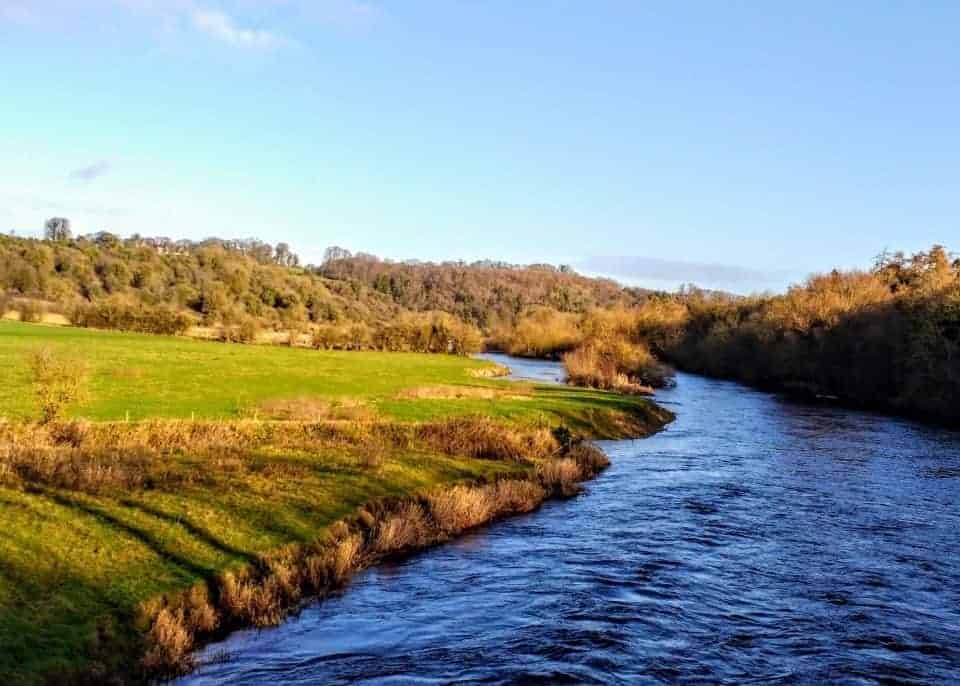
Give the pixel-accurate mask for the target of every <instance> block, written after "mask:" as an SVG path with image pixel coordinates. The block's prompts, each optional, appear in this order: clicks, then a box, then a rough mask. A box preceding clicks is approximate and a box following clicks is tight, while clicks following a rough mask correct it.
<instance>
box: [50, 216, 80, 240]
mask: <svg viewBox="0 0 960 686" xmlns="http://www.w3.org/2000/svg"><path fill="white" fill-rule="evenodd" d="M43 237H44V238H46V239H47V240H48V241H68V240H70V239H71V238H72V237H73V234H72V233H71V232H70V220H69V219H67V218H66V217H51V218H50V219H48V220H47V222H46V224H44V225H43Z"/></svg>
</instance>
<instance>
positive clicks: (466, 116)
mask: <svg viewBox="0 0 960 686" xmlns="http://www.w3.org/2000/svg"><path fill="white" fill-rule="evenodd" d="M958 29H960V3H956V2H944V3H936V2H920V3H913V2H882V1H872V2H865V1H864V2H855V1H853V0H850V1H848V2H844V3H836V2H804V3H748V2H723V3H721V2H697V3H682V2H663V3H653V2H650V3H641V2H613V1H611V2H535V1H533V0H531V2H522V3H521V2H513V1H510V2H508V1H503V2H499V1H493V0H490V1H481V0H471V1H466V0H464V1H461V2H455V1H453V0H447V1H442V2H441V1H440V0H437V1H434V2H426V1H418V0H405V1H403V2H400V1H388V0H313V1H308V0H234V1H226V0H224V1H220V2H218V1H216V0H168V1H166V2H161V1H159V0H156V1H152V0H86V1H85V2H79V1H71V0H32V1H28V0H22V1H21V0H0V160H2V162H3V164H2V166H0V229H3V230H16V231H17V232H18V233H21V234H29V233H37V232H38V231H39V230H40V227H41V226H42V223H43V220H44V219H45V218H47V217H48V216H53V215H63V216H67V217H70V218H71V220H72V221H73V224H74V227H75V229H76V230H79V231H81V232H85V231H95V230H100V229H104V230H110V231H114V232H116V233H120V234H129V233H133V232H139V233H141V234H145V235H166V236H171V237H174V238H179V237H188V238H203V237H206V236H210V235H218V236H224V237H244V236H256V237H259V238H262V239H264V240H269V241H271V242H276V241H281V240H285V241H287V242H289V243H290V244H291V245H292V246H293V247H294V248H295V249H296V250H297V251H298V252H299V253H300V254H301V255H302V256H304V257H305V258H306V259H307V260H314V261H319V258H320V256H321V255H322V251H323V249H324V248H325V247H326V246H327V245H331V244H338V245H343V246H345V247H348V248H350V249H352V250H363V251H367V252H373V253H376V254H379V255H383V256H386V257H391V258H395V259H404V258H420V259H431V260H442V259H461V258H462V259H467V260H472V259H479V258H485V257H489V258H494V259H505V260H509V261H515V262H552V263H560V262H564V263H572V264H574V265H576V266H578V267H579V268H580V269H581V270H582V271H585V272H598V273H599V272H602V273H607V274H612V275H614V276H616V277H617V278H619V279H621V280H623V281H628V282H631V283H637V284H642V285H648V286H657V287H668V288H672V287H675V286H676V285H677V284H678V283H680V282H685V281H696V282H699V283H701V284H702V285H705V286H708V287H719V288H727V289H730V290H735V291H741V292H743V291H749V290H760V289H774V290H776V289H780V288H782V287H784V285H786V284H787V283H789V282H791V281H794V280H798V279H802V278H803V277H804V276H806V275H807V274H808V273H810V272H812V271H816V270H821V269H827V268H830V267H832V266H858V265H867V264H869V262H870V260H871V258H872V256H873V255H875V254H876V253H878V252H879V251H880V250H882V249H884V248H891V249H904V250H907V251H914V250H920V249H924V248H926V247H929V246H930V245H931V244H933V243H935V242H939V243H944V244H946V245H947V246H948V247H951V248H954V249H960V240H958V239H960V222H958V217H960V212H958V209H960V41H957V40H956V36H957V31H958Z"/></svg>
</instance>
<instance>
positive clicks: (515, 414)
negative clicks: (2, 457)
mask: <svg viewBox="0 0 960 686" xmlns="http://www.w3.org/2000/svg"><path fill="white" fill-rule="evenodd" d="M43 347H48V348H51V349H53V350H55V351H59V352H60V353H61V354H62V355H65V356H69V357H76V358H78V359H80V360H85V361H86V363H87V364H88V365H89V366H90V379H89V383H88V385H89V394H88V396H89V397H88V398H87V400H86V402H84V403H83V404H81V405H79V406H76V407H73V408H71V409H70V411H69V414H70V416H73V417H83V418H86V419H91V420H123V419H131V420H137V419H147V418H186V419H189V418H195V419H236V418H239V417H241V416H249V414H250V410H251V409H252V408H255V407H256V406H257V404H258V403H262V402H264V401H268V400H272V399H284V398H299V397H305V396H306V397H317V398H322V399H328V400H334V401H336V400H338V399H339V400H350V401H360V402H363V403H367V404H369V406H370V407H372V408H373V409H374V410H376V411H378V412H379V413H381V414H382V415H383V416H384V417H387V418H393V419H398V420H410V421H416V420H424V419H437V418H441V417H449V416H452V415H458V414H478V413H479V414H487V415H491V416H495V417H500V418H504V419H509V420H517V421H534V420H536V419H538V418H544V419H546V420H547V421H550V422H551V423H557V422H561V423H565V424H567V425H569V426H570V427H571V428H577V429H580V430H582V431H585V432H590V431H591V429H592V428H593V425H594V424H595V422H596V421H597V418H598V416H599V415H597V413H598V412H601V413H602V412H603V411H605V410H622V411H629V410H630V407H631V406H632V405H635V403H636V401H635V400H633V399H630V398H625V397H623V396H617V395H613V394H610V393H600V392H592V391H587V390H584V389H576V388H572V387H556V386H547V385H544V386H537V387H536V388H535V389H534V393H533V394H532V397H530V398H523V399H519V398H509V397H507V398H497V399H494V400H483V399H479V398H461V399H454V400H443V399H404V398H400V397H398V396H399V395H401V393H402V391H404V390H405V389H411V388H417V387H425V386H437V385H442V386H459V387H464V388H494V389H505V388H509V384H510V382H507V381H502V380H496V379H482V378H475V377H472V376H470V375H469V373H468V372H469V370H471V369H479V368H481V367H484V366H487V365H488V363H486V362H483V361H479V360H473V359H467V358H463V357H455V356H450V355H427V354H415V353H378V352H334V351H316V350H307V349H303V348H286V347H280V346H269V347H268V346H251V345H239V344H226V343H214V342H205V341H197V340H192V339H186V338H178V337H169V336H149V335H142V334H128V333H118V332H112V331H94V330H90V329H79V328H71V327H60V326H43V325H35V324H20V323H18V322H12V321H0V418H4V417H6V418H8V419H13V420H21V419H28V418H33V417H36V416H37V410H36V407H35V401H34V397H33V394H32V392H31V388H30V372H29V364H28V356H29V354H30V352H31V351H33V350H37V349H39V348H43Z"/></svg>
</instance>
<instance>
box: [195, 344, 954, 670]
mask: <svg viewBox="0 0 960 686" xmlns="http://www.w3.org/2000/svg"><path fill="white" fill-rule="evenodd" d="M508 364H511V365H513V364H514V363H513V362H512V361H511V362H508ZM516 368H517V371H518V373H519V374H520V375H522V376H526V377H532V378H537V379H540V380H543V379H552V378H557V377H558V376H560V370H559V367H558V365H556V364H555V363H549V362H537V363H531V362H529V361H528V362H524V363H523V365H522V366H521V365H516ZM657 400H658V401H659V402H660V403H662V404H663V405H665V406H667V407H669V408H670V409H672V410H673V411H674V412H676V414H677V420H676V422H674V423H673V424H672V425H671V426H670V427H669V428H668V429H667V430H666V431H664V432H662V433H660V434H658V435H656V436H654V437H652V438H648V439H644V440H638V441H609V442H602V443H601V444H600V446H601V447H602V448H603V449H604V450H605V451H606V452H607V453H608V454H609V455H610V457H611V460H612V463H613V464H612V466H611V467H610V468H609V469H608V470H607V471H605V472H604V473H603V474H602V475H601V476H600V477H599V478H598V479H596V480H595V481H592V482H590V483H589V484H588V485H587V490H586V493H585V494H584V495H582V496H580V497H578V498H575V499H573V500H569V501H563V502H551V503H548V504H547V505H545V506H544V507H543V508H542V509H541V510H539V511H538V512H536V513H533V514H531V515H527V516H523V517H518V518H514V519H510V520H506V521H503V522H499V523H497V524H494V525H492V526H489V527H486V528H483V529H480V530H478V531H476V532H474V533H472V534H470V535H468V536H466V537H465V538H462V539H460V540H458V541H455V542H453V543H451V544H449V545H445V546H442V547H439V548H435V549H432V550H430V551H427V552H425V553H422V554H419V555H416V556H414V557H412V558H410V559H407V560H404V561H401V562H396V563H391V564H386V565H381V566H379V567H376V568H374V569H370V570H368V571H366V572H364V573H362V574H360V575H359V576H358V577H357V578H356V579H355V580H354V581H353V582H351V583H350V585H349V586H348V587H347V589H345V591H344V592H343V593H342V594H341V595H338V596H336V597H334V598H330V599H328V600H326V601H325V602H322V603H319V604H314V605H311V606H309V607H307V608H306V609H304V610H303V612H301V613H300V615H299V616H297V617H295V618H292V619H290V620H289V621H287V622H286V623H284V624H283V625H282V626H281V627H279V628H277V629H271V630H265V631H245V632H240V633H238V634H235V635H233V636H231V637H230V638H229V639H228V640H227V641H225V642H224V643H221V644H219V645H216V646H212V647H210V648H209V649H208V650H207V651H206V652H205V654H204V657H205V658H207V659H209V658H211V657H213V656H220V657H221V659H219V660H216V661H214V663H212V664H208V665H206V666H204V667H202V668H201V669H199V670H198V671H197V672H195V673H194V674H192V675H191V676H190V677H188V678H186V679H183V680H181V682H180V683H181V684H184V685H186V684H191V685H200V684H225V683H229V684H262V683H270V682H276V683H284V684H317V683H321V684H323V683H342V684H355V683H378V684H407V683H415V684H434V683H450V682H473V683H518V682H522V683H615V684H664V683H710V684H712V683H730V684H734V683H736V684H740V683H775V684H823V683H849V684H896V683H924V684H939V683H942V684H947V683H957V679H958V675H960V507H958V505H960V433H957V432H951V431H947V430H943V429H937V428H932V427H928V426H924V425H920V424H916V423H912V422H910V421H907V420H902V419H895V418H890V417H884V416H881V415H874V414H867V413H860V412H854V411H850V410H847V409H841V408H838V407H833V406H828V405H804V404H798V403H794V402H791V401H788V400H784V399H782V398H779V397H777V396H774V395H770V394H767V393H762V392H758V391H754V390H751V389H748V388H746V387H744V386H741V385H739V384H736V383H732V382H725V381H717V380H712V379H706V378H703V377H697V376H691V375H686V374H680V375H678V379H677V385H676V387H675V388H672V389H668V390H664V391H661V392H658V393H657Z"/></svg>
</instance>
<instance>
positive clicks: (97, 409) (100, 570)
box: [0, 322, 654, 683]
mask: <svg viewBox="0 0 960 686" xmlns="http://www.w3.org/2000/svg"><path fill="white" fill-rule="evenodd" d="M44 346H48V347H50V348H51V349H53V350H54V351H55V352H56V354H58V355H63V356H69V357H70V358H71V359H76V360H78V361H86V362H85V364H86V365H88V367H89V381H88V383H89V386H90V392H89V397H88V398H87V399H86V400H85V401H84V402H83V403H82V404H80V405H79V406H77V407H74V408H71V410H70V415H71V416H73V417H80V418H85V419H89V420H96V421H105V420H120V422H122V426H136V425H137V422H136V421H135V420H140V419H148V418H149V419H156V418H170V419H175V418H180V419H187V420H189V419H190V418H191V417H193V418H195V419H196V420H197V421H198V422H200V421H201V420H236V419H239V418H242V417H249V416H250V412H251V408H258V407H260V406H261V404H263V403H264V402H267V401H271V400H276V399H284V398H303V397H318V398H324V399H328V400H329V399H350V400H351V401H352V402H355V403H360V404H361V405H362V406H363V407H366V408H370V411H371V412H373V413H374V416H375V417H377V418H379V420H380V421H384V420H387V421H403V422H408V421H422V420H428V419H429V420H433V419H436V418H437V417H449V416H452V415H459V414H478V413H482V414H486V415H492V416H495V417H498V418H501V419H503V420H505V421H507V422H508V423H512V424H515V425H533V424H537V425H543V424H545V423H546V424H548V425H551V426H556V425H560V424H564V425H567V426H569V427H571V428H574V429H575V430H579V431H581V432H584V433H586V434H589V435H594V436H600V437H603V436H611V437H612V436H614V435H616V434H617V433H618V431H621V432H622V429H618V428H617V427H618V426H622V425H621V424H618V422H617V418H618V417H619V416H621V415H622V414H624V413H627V414H630V413H633V414H635V415H639V414H643V413H644V412H648V413H649V411H650V408H651V407H652V405H651V404H649V403H647V402H646V401H643V400H638V399H629V398H625V397H621V396H615V395H611V394H607V393H600V392H589V391H584V390H579V389H573V388H558V387H549V386H542V387H529V388H526V389H524V392H523V393H522V394H516V395H510V394H509V393H508V391H509V389H510V388H512V387H511V386H510V382H506V381H496V380H488V379H479V378H474V377H472V376H470V374H469V370H471V369H477V368H480V367H483V366H484V365H485V364H486V363H483V362H479V361H475V360H470V359H465V358H457V357H451V356H441V355H434V356H429V355H414V354H398V353H393V354H380V353H346V352H345V353H339V352H317V351H313V350H306V349H289V348H281V347H260V346H243V345H229V344H220V343H207V342H200V341H193V340H186V339H181V338H167V337H154V336H144V335H134V334H122V333H110V332H101V331H91V330H83V329H74V328H66V327H53V326H43V325H30V324H19V323H13V322H0V417H5V418H6V420H7V424H6V426H7V427H8V429H9V430H10V431H13V434H9V433H8V434H7V435H15V434H16V430H15V427H17V426H21V425H22V426H23V427H25V428H24V431H26V430H28V429H29V427H28V425H27V424H26V421H27V420H30V419H31V418H32V417H35V415H36V408H35V406H34V401H33V394H32V387H31V382H30V372H29V369H30V367H29V364H28V357H29V355H30V353H31V351H33V350H36V349H37V348H40V347H44ZM437 386H439V387H443V388H448V387H452V386H457V387H464V388H467V389H494V390H495V391H497V392H500V391H503V392H504V394H503V395H502V396H501V397H493V398H492V399H484V398H478V397H467V398H453V399H416V398H414V399H404V397H403V396H404V391H405V390H409V389H412V388H414V389H415V388H421V387H428V388H429V387H437ZM128 418H129V420H130V422H129V424H127V422H126V420H127V419H128ZM648 419H649V416H648ZM652 424H654V422H651V425H652ZM0 426H2V425H0ZM11 427H13V428H11ZM0 440H2V437H0ZM108 447H109V446H108ZM3 450H4V447H3V446H0V455H2V454H3ZM361 452H362V451H358V450H352V449H344V450H338V449H332V448H323V449H297V448H296V447H291V446H289V445H286V446H284V447H282V448H277V447H273V446H269V445H266V446H258V447H256V448H253V449H251V450H249V451H247V452H245V453H244V454H242V455H240V456H239V457H235V456H232V455H230V454H228V455H227V457H226V458H225V459H224V460H223V461H222V463H221V462H215V463H214V462H211V463H208V462H207V461H205V458H203V457H198V456H196V455H192V454H191V453H190V451H189V450H188V451H185V452H180V453H176V454H173V455H165V456H164V457H163V458H162V459H163V462H162V464H160V465H159V466H158V464H157V463H156V461H154V463H151V465H150V466H149V467H148V468H149V469H150V470H153V471H156V470H157V469H162V472H163V475H166V476H165V477H164V478H168V477H169V475H171V474H172V475H173V476H174V477H176V478H174V479H172V480H169V479H168V481H169V483H173V484H175V486H170V485H164V484H167V483H168V482H166V481H163V480H160V481H158V482H157V483H155V484H152V485H149V486H143V485H140V486H137V487H131V488H119V489H118V488H106V489H104V490H103V491H97V490H93V491H91V490H89V489H88V490H84V489H83V488H69V487H62V486H58V485H57V484H56V483H52V482H49V481H46V482H44V481H43V480H35V481H30V480H29V479H27V480H25V481H23V482H22V483H21V482H17V481H16V479H12V480H11V479H9V478H8V479H6V480H4V481H0V484H2V485H0V530H2V531H3V535H2V536H0V646H2V648H3V649H2V650H0V681H2V682H3V683H39V682H40V681H41V680H42V678H43V676H44V675H49V674H51V673H53V674H63V673H65V672H69V671H70V670H72V669H75V668H87V669H89V666H90V665H91V664H96V663H99V664H101V665H102V668H103V669H104V670H105V672H104V673H105V674H110V673H112V672H113V671H114V670H119V669H122V667H121V666H118V665H119V663H116V662H115V661H116V660H122V659H125V655H124V652H123V650H120V651H117V650H116V646H127V647H129V646H131V645H133V644H134V643H135V642H136V641H138V640H139V639H138V637H139V635H140V634H139V632H140V631H142V629H143V627H142V626H137V608H138V606H139V605H140V604H141V603H142V602H143V601H146V600H148V599H150V598H152V597H155V596H157V595H158V594H161V593H165V592H170V591H175V590H178V589H186V588H189V587H190V586H192V585H193V584H195V583H197V582H198V581H201V580H204V579H209V578H212V577H213V576H215V575H217V574H218V573H221V572H223V571H224V570H225V569H229V568H232V567H237V566H241V565H244V564H248V563H250V562H251V561H253V560H254V559H255V558H256V556H257V555H258V554H261V553H264V552H266V551H270V550H273V549H276V548H278V547H279V546H282V545H284V544H289V543H297V542H307V541H311V540H314V539H316V538H317V537H318V536H319V535H320V534H321V533H322V532H323V530H324V528H325V527H327V526H328V525H329V524H331V523H332V522H334V521H336V520H337V519H339V518H342V517H344V516H346V515H348V514H349V513H351V512H352V511H354V510H355V508H357V507H358V506H359V505H361V504H363V503H365V502H369V501H371V500H372V499H374V498H377V497H379V496H384V495H408V494H412V493H415V492H423V491H426V490H429V489H433V488H436V487H438V486H439V485H443V484H451V483H455V482H463V481H472V480H476V479H483V478H489V477H492V476H494V475H497V474H508V473H517V472H518V471H522V470H523V469H524V467H523V466H521V465H519V464H517V463H515V462H507V461H498V460H480V459H468V458H464V457H456V456H453V455H451V454H441V453H438V452H437V451H435V450H433V451H431V450H428V449H423V448H419V447H417V446H413V447H409V448H405V449H402V450H397V449H394V450H391V451H388V452H387V453H386V454H385V455H384V456H383V460H382V462H381V463H379V464H377V465H375V466H374V467H371V466H370V465H369V464H365V463H364V462H363V457H364V456H363V455H362V454H361ZM122 457H123V456H119V457H118V458H117V459H121V458H122ZM0 466H2V465H0ZM8 476H9V474H8ZM151 483H152V482H151Z"/></svg>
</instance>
